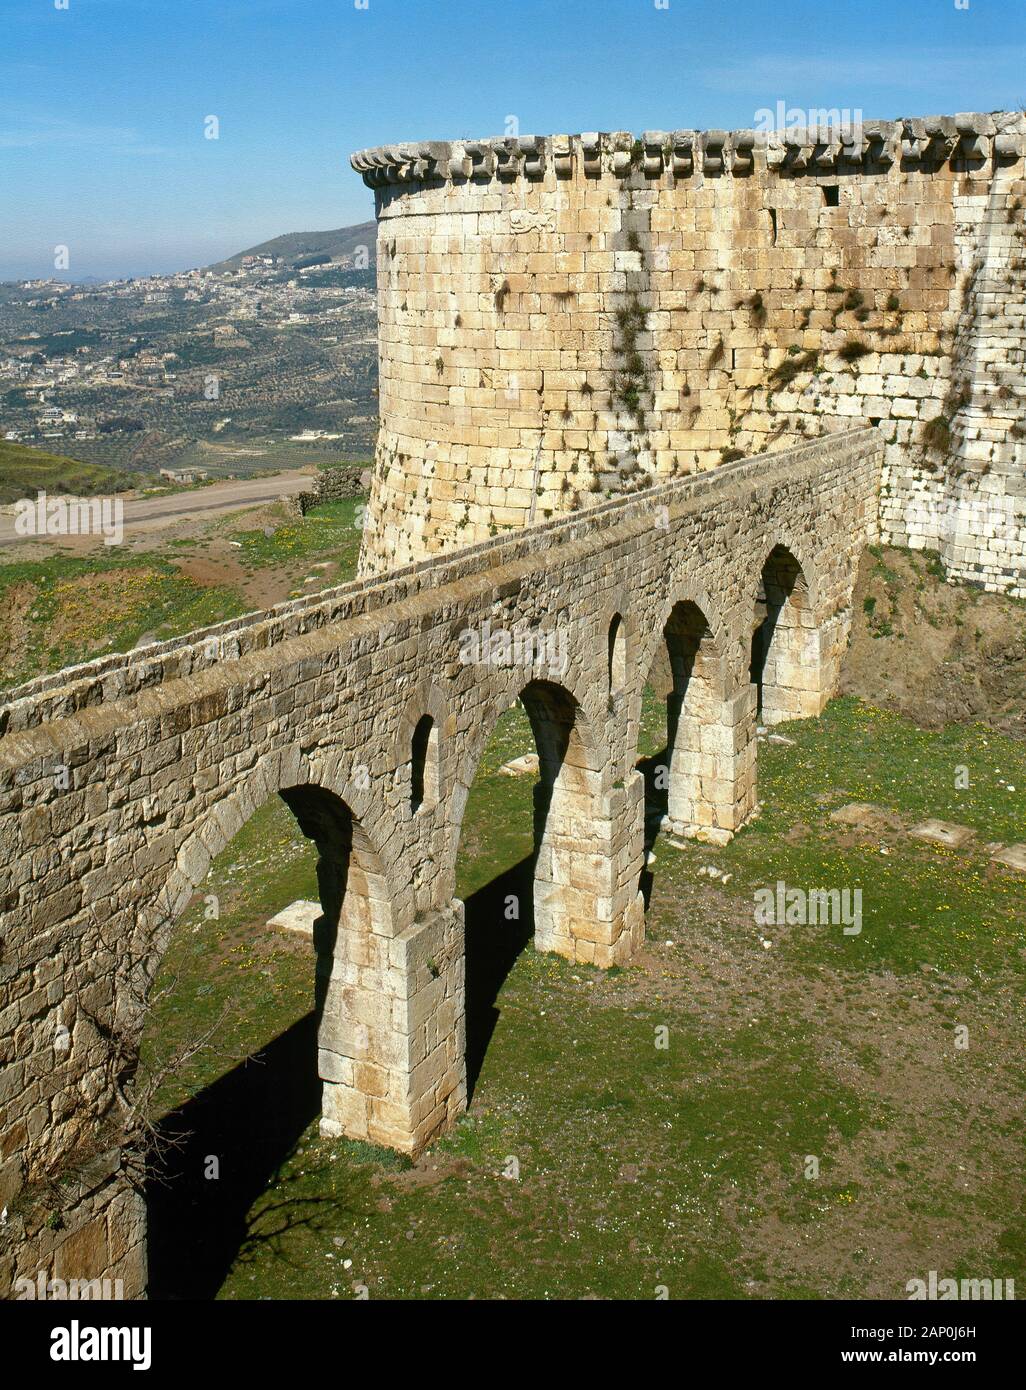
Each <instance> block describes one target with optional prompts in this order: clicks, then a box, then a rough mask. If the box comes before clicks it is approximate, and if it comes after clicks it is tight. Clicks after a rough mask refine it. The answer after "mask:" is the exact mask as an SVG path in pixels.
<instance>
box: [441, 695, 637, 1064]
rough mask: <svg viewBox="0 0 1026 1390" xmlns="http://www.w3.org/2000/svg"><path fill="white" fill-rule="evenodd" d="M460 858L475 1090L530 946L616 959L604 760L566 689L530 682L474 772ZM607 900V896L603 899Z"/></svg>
mask: <svg viewBox="0 0 1026 1390" xmlns="http://www.w3.org/2000/svg"><path fill="white" fill-rule="evenodd" d="M464 775H465V777H466V778H467V779H468V780H469V781H470V787H469V793H468V796H467V802H466V808H465V811H464V814H463V817H462V823H461V826H460V839H459V849H458V853H457V856H456V862H455V893H456V896H457V897H458V898H460V899H462V901H463V902H464V904H465V922H466V1043H467V1081H468V1087H469V1089H470V1090H471V1091H473V1088H474V1085H475V1083H476V1081H477V1078H478V1075H479V1072H480V1070H481V1066H482V1062H483V1060H484V1057H485V1052H486V1049H487V1046H488V1043H489V1041H490V1040H491V1038H492V1034H493V1032H494V1030H495V1027H496V1024H497V1022H498V1019H499V1008H498V1005H497V1001H498V999H499V996H500V994H501V991H502V989H503V986H504V984H505V981H506V979H507V976H508V975H509V974H510V972H511V971H512V970H513V969H514V967H515V965H516V962H517V959H518V958H519V956H520V954H521V952H522V951H523V949H524V947H525V946H526V945H527V943H528V942H529V941H531V940H532V939H533V941H534V944H535V946H536V947H537V949H539V950H543V951H552V952H556V953H558V954H560V955H564V956H567V957H569V958H570V959H575V960H592V961H594V962H595V963H597V964H603V965H604V964H611V963H612V952H614V951H615V949H616V945H615V938H616V936H617V931H616V928H615V926H613V925H611V923H610V906H609V904H610V903H611V901H612V899H613V891H612V887H611V870H610V868H609V863H608V839H609V833H608V832H609V827H608V817H607V816H606V814H605V812H604V810H603V807H602V798H601V796H600V794H599V787H600V785H601V775H602V774H601V765H600V757H599V755H598V753H597V751H596V750H595V748H594V747H593V746H592V743H591V740H590V736H589V735H588V733H586V732H585V726H584V721H583V715H582V712H581V710H580V708H579V706H578V704H577V702H576V700H575V699H574V697H573V696H572V695H571V694H570V693H569V691H567V690H565V689H564V688H563V687H561V686H559V685H557V684H555V683H552V682H549V681H545V680H538V681H531V682H529V683H528V684H527V685H526V686H525V687H524V689H523V690H522V691H521V692H520V694H519V696H518V697H516V698H515V699H513V701H512V703H511V704H510V705H508V706H507V707H506V708H505V709H504V710H503V711H502V713H500V714H499V715H498V716H497V717H496V719H495V722H494V724H493V726H492V728H491V732H490V735H489V737H488V738H487V741H486V742H485V744H484V746H483V747H482V748H481V749H480V751H479V752H478V753H476V754H475V755H474V759H473V763H472V765H471V766H470V767H469V768H468V769H467V770H466V771H465V774H464ZM602 899H604V900H605V904H606V905H605V906H603V903H602V901H601V900H602Z"/></svg>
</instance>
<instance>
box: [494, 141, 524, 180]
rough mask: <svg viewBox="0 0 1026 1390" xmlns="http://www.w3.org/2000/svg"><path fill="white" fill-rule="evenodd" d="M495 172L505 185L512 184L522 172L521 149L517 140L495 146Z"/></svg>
mask: <svg viewBox="0 0 1026 1390" xmlns="http://www.w3.org/2000/svg"><path fill="white" fill-rule="evenodd" d="M495 172H496V173H497V174H498V176H499V178H500V179H502V180H503V182H504V183H510V182H512V180H513V179H515V178H516V176H517V175H518V174H519V172H520V148H519V146H518V144H517V142H516V140H504V141H503V142H502V143H501V144H498V145H496V146H495Z"/></svg>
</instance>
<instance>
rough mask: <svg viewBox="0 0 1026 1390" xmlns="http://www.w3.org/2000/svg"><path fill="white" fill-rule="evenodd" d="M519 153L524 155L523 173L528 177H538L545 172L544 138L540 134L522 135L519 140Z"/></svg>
mask: <svg viewBox="0 0 1026 1390" xmlns="http://www.w3.org/2000/svg"><path fill="white" fill-rule="evenodd" d="M518 143H519V145H520V153H521V154H522V155H523V156H524V174H525V176H526V177H527V178H529V179H540V178H541V177H542V176H543V175H544V173H545V140H544V138H543V137H542V136H541V135H522V136H521V137H520V140H519V142H518Z"/></svg>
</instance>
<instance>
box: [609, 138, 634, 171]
mask: <svg viewBox="0 0 1026 1390" xmlns="http://www.w3.org/2000/svg"><path fill="white" fill-rule="evenodd" d="M633 149H634V140H633V137H632V136H631V133H630V131H629V130H618V131H616V132H615V133H614V135H613V173H614V174H615V175H616V176H617V178H620V179H625V178H626V177H627V175H628V174H629V173H630V172H631V167H632V166H631V154H632V152H633Z"/></svg>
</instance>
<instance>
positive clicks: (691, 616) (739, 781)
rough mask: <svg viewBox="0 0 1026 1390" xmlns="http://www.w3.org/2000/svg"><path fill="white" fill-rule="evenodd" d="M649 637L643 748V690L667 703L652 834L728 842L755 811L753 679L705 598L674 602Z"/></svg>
mask: <svg viewBox="0 0 1026 1390" xmlns="http://www.w3.org/2000/svg"><path fill="white" fill-rule="evenodd" d="M661 619H662V621H661V623H660V624H659V626H658V627H657V629H656V633H655V634H654V636H653V638H652V639H651V640H650V643H649V646H648V649H647V652H646V656H647V662H646V663H645V665H643V666H642V667H641V668H640V670H639V674H638V681H637V689H636V691H635V694H634V701H633V703H632V709H631V720H630V724H631V728H630V742H631V746H632V747H633V748H634V749H635V750H637V746H638V739H639V736H640V725H641V709H642V698H643V692H644V687H645V685H646V683H649V684H651V685H652V686H653V687H654V688H655V690H656V692H657V694H658V695H660V696H661V697H662V698H663V699H664V700H665V702H666V756H665V760H664V762H662V763H651V762H650V763H649V765H648V766H646V767H644V768H643V772H644V776H645V784H646V785H645V802H646V809H645V830H646V843H647V844H650V843H651V841H652V840H653V839H654V838H655V834H656V832H657V830H658V829H660V828H662V829H665V830H666V831H668V832H669V833H670V834H672V835H675V836H680V837H687V838H691V839H700V840H705V841H708V842H711V843H715V844H723V843H726V841H727V840H729V839H730V838H731V837H732V836H733V834H734V833H735V832H736V831H737V830H738V829H739V828H740V826H741V825H743V824H744V822H745V820H747V819H748V817H749V816H750V815H751V812H752V810H753V808H754V795H755V761H754V759H755V744H754V737H755V727H754V714H753V711H752V709H751V695H750V689H749V687H748V684H747V682H739V681H738V679H737V674H736V672H735V670H734V664H735V663H733V662H732V661H731V656H730V653H731V651H732V648H731V647H730V645H729V643H728V639H727V637H726V634H725V632H724V629H723V626H722V622H721V621H720V620H719V618H718V616H717V615H716V610H715V608H714V607H713V605H712V604H711V603H710V602H709V600H708V597H707V596H706V595H704V594H703V595H701V596H698V597H694V596H692V595H691V594H690V593H689V592H688V591H685V592H684V593H682V594H679V595H678V596H676V597H674V598H671V599H670V600H669V601H668V602H667V603H666V604H665V606H664V607H663V609H662V612H661Z"/></svg>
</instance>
